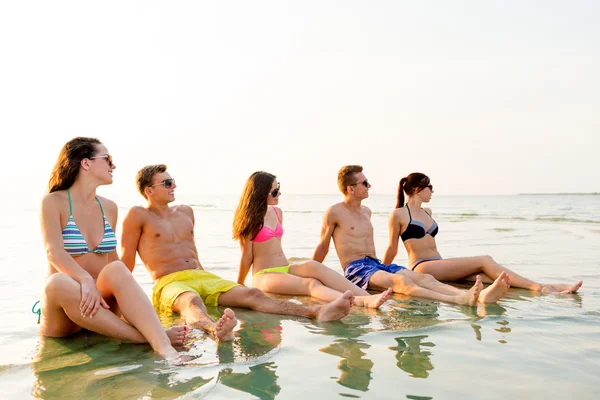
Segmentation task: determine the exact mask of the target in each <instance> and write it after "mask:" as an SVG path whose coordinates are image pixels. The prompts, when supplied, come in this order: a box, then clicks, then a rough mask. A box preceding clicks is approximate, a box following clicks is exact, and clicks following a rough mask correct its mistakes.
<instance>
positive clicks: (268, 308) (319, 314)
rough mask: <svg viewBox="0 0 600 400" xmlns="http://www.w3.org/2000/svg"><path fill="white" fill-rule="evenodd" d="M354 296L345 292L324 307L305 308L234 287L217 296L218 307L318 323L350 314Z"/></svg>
mask: <svg viewBox="0 0 600 400" xmlns="http://www.w3.org/2000/svg"><path fill="white" fill-rule="evenodd" d="M353 301H354V295H353V294H352V292H350V291H347V292H346V293H344V294H343V295H342V296H341V297H340V298H338V299H336V300H334V301H332V302H331V303H329V304H327V305H325V306H316V307H306V306H303V305H299V304H294V303H292V302H289V301H283V300H277V299H274V298H272V297H269V296H267V295H265V294H264V293H263V292H262V291H261V290H259V289H257V288H247V287H244V286H236V287H234V288H233V289H231V290H230V291H228V292H226V293H222V294H221V295H220V296H219V305H224V306H230V307H242V308H250V309H252V310H256V311H261V312H266V313H270V314H283V315H295V316H299V317H306V318H314V319H317V320H318V321H336V320H339V319H342V318H344V317H345V316H346V315H348V313H349V312H350V308H351V307H352V303H353Z"/></svg>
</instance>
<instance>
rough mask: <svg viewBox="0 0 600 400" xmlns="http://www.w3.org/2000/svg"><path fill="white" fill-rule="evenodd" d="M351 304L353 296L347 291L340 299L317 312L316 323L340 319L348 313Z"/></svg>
mask: <svg viewBox="0 0 600 400" xmlns="http://www.w3.org/2000/svg"><path fill="white" fill-rule="evenodd" d="M353 303H354V295H353V294H352V292H351V291H349V290H347V291H346V293H344V294H343V295H342V296H341V297H339V298H337V299H335V300H334V301H332V302H331V303H329V304H327V305H324V306H323V307H321V308H320V309H319V311H318V312H317V321H320V322H327V321H337V320H338V319H342V318H344V317H345V316H346V315H348V313H350V309H351V308H352V304H353Z"/></svg>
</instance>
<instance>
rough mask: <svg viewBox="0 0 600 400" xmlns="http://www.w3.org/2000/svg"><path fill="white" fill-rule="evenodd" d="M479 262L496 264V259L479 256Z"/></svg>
mask: <svg viewBox="0 0 600 400" xmlns="http://www.w3.org/2000/svg"><path fill="white" fill-rule="evenodd" d="M481 262H482V263H483V265H491V264H496V261H494V259H493V258H492V256H481Z"/></svg>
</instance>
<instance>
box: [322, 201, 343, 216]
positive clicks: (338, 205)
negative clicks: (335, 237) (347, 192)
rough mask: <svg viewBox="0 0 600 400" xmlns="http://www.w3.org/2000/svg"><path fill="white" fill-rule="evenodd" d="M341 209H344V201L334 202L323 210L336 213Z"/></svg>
mask: <svg viewBox="0 0 600 400" xmlns="http://www.w3.org/2000/svg"><path fill="white" fill-rule="evenodd" d="M343 209H344V203H336V204H334V205H332V206H330V207H329V208H327V210H325V212H326V213H329V214H337V213H340V212H341V211H342V210H343Z"/></svg>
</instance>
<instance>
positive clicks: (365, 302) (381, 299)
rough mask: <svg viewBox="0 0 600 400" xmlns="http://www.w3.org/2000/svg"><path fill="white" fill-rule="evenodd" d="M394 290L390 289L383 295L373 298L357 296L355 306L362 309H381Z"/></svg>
mask: <svg viewBox="0 0 600 400" xmlns="http://www.w3.org/2000/svg"><path fill="white" fill-rule="evenodd" d="M391 293H392V289H391V288H390V289H388V290H386V291H385V292H383V293H380V294H374V295H372V296H356V297H355V298H354V304H355V305H357V306H360V307H367V308H379V307H381V305H382V304H383V303H385V301H386V300H387V299H389V297H390V294H391Z"/></svg>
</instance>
